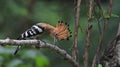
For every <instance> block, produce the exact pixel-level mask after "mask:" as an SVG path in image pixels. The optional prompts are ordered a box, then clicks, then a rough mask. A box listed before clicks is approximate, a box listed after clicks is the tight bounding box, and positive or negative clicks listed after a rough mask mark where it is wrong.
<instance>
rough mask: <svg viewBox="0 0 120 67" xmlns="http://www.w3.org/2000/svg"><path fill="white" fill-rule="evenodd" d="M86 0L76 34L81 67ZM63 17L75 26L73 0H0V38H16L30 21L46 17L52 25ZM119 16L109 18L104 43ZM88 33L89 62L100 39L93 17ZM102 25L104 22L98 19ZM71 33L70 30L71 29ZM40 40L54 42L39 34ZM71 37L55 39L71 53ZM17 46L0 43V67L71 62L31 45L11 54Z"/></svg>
mask: <svg viewBox="0 0 120 67" xmlns="http://www.w3.org/2000/svg"><path fill="white" fill-rule="evenodd" d="M108 1H109V0H102V7H103V9H104V10H107V7H108V3H109V2H108ZM119 2H120V0H114V4H113V10H112V13H114V14H116V15H118V16H119V15H120V8H119V7H120V5H119ZM87 11H88V0H84V1H82V5H81V12H80V26H81V27H82V30H83V31H82V32H81V30H80V29H79V37H78V42H79V43H78V50H79V64H80V66H81V67H83V54H84V47H85V37H86V28H87V21H88V20H87V18H88V17H87V16H88V12H87ZM59 20H63V21H65V22H67V23H68V24H69V25H70V30H71V31H72V32H73V30H74V21H75V18H74V0H0V39H5V38H7V37H9V38H11V39H16V38H17V37H18V36H19V35H20V34H21V33H22V32H24V31H25V30H26V29H28V28H30V27H31V26H32V25H33V24H36V23H38V22H40V21H45V22H46V23H49V24H51V25H53V26H55V25H56V23H57V21H59ZM119 22H120V19H119V17H117V18H114V17H113V18H111V20H110V22H109V26H108V29H107V31H106V35H105V41H104V46H106V44H107V43H108V42H109V41H110V40H112V39H113V37H114V36H115V35H116V33H117V27H118V23H119ZM92 24H93V31H92V37H91V47H90V56H89V65H91V63H92V59H93V56H94V53H95V48H96V46H97V44H98V41H99V29H98V26H97V22H96V21H95V20H94V21H93V22H92ZM100 24H101V26H102V25H103V22H101V23H100ZM72 35H73V33H72ZM41 39H42V40H43V41H46V42H48V43H53V39H52V38H51V37H49V36H45V37H43V38H41ZM72 43H73V37H71V38H70V40H69V41H67V40H64V41H58V42H57V44H58V46H59V47H60V48H62V49H64V50H66V51H67V52H68V53H70V54H71V47H72ZM15 49H16V46H0V67H70V64H69V63H68V62H66V61H65V60H64V58H63V57H60V56H59V55H58V54H56V53H55V52H54V51H52V50H49V49H45V48H41V49H40V50H37V49H35V48H33V47H30V46H24V47H23V48H22V49H21V51H20V52H19V53H18V54H17V55H16V56H14V55H13V53H14V51H15Z"/></svg>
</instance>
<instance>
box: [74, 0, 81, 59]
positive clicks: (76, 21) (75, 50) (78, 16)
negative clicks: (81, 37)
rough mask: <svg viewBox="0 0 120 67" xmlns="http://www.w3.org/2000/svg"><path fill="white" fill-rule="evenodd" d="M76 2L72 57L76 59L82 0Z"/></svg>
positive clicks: (75, 0)
mask: <svg viewBox="0 0 120 67" xmlns="http://www.w3.org/2000/svg"><path fill="white" fill-rule="evenodd" d="M74 2H75V24H74V25H75V26H74V41H73V47H72V57H73V59H75V60H76V57H77V45H78V29H79V18H80V13H79V12H80V4H81V0H74Z"/></svg>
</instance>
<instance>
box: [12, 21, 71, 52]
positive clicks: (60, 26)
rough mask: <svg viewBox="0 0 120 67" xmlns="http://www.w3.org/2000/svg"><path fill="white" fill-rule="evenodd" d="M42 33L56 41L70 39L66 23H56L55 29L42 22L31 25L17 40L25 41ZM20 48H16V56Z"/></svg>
mask: <svg viewBox="0 0 120 67" xmlns="http://www.w3.org/2000/svg"><path fill="white" fill-rule="evenodd" d="M44 32H45V33H48V34H50V36H51V37H53V38H56V39H58V40H65V39H67V40H68V39H69V37H71V34H70V33H71V32H70V30H69V25H68V24H67V23H64V22H63V21H58V23H57V25H56V27H54V26H52V25H50V24H47V23H44V22H40V23H37V24H36V25H33V26H32V27H31V28H30V29H28V30H26V31H25V32H24V33H22V34H21V35H20V36H19V38H18V40H21V39H26V38H29V37H31V36H35V35H41V34H42V33H44ZM20 48H21V46H18V47H17V49H16V51H15V53H14V54H16V53H17V52H18V50H19V49H20Z"/></svg>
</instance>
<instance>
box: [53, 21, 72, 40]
mask: <svg viewBox="0 0 120 67" xmlns="http://www.w3.org/2000/svg"><path fill="white" fill-rule="evenodd" d="M55 31H56V32H57V33H56V36H55V37H57V39H59V40H65V39H67V40H68V39H69V37H71V36H72V35H71V31H70V30H69V25H68V24H67V23H65V22H63V21H58V24H57V25H56V29H55Z"/></svg>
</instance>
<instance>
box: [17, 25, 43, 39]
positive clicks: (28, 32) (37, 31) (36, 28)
mask: <svg viewBox="0 0 120 67" xmlns="http://www.w3.org/2000/svg"><path fill="white" fill-rule="evenodd" d="M43 32H44V28H42V27H40V26H38V25H33V26H32V27H31V28H30V29H28V30H26V31H25V32H24V33H22V34H21V35H20V37H19V38H18V39H26V38H28V37H31V36H35V35H38V34H41V33H43Z"/></svg>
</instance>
